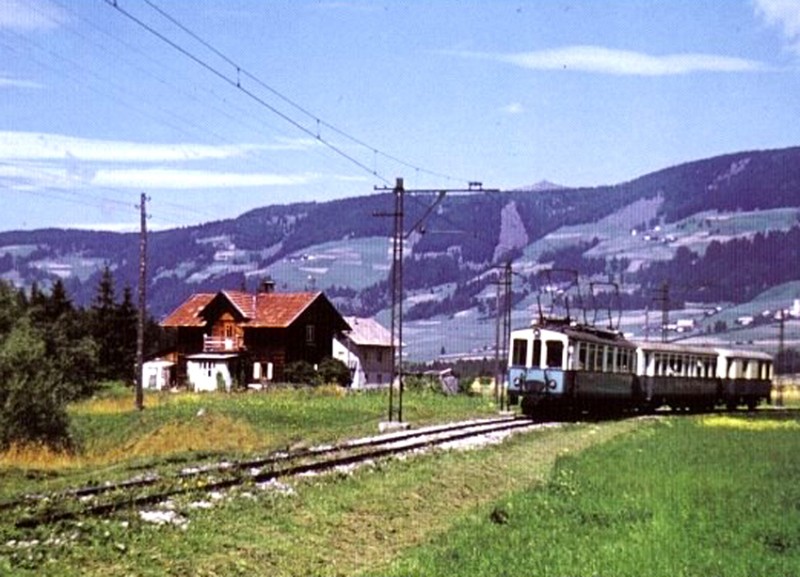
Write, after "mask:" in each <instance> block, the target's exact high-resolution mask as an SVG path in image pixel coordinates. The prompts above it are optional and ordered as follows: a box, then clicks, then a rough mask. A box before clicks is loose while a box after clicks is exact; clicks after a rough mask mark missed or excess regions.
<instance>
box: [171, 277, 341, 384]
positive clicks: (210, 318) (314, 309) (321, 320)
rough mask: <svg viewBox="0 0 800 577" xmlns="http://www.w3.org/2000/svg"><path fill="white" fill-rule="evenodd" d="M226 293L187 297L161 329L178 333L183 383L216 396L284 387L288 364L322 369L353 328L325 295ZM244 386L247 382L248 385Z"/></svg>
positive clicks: (179, 374)
mask: <svg viewBox="0 0 800 577" xmlns="http://www.w3.org/2000/svg"><path fill="white" fill-rule="evenodd" d="M273 286H274V285H273V284H272V283H265V286H264V287H263V289H262V290H261V291H259V292H258V293H255V294H253V293H248V292H243V291H226V290H223V291H220V292H218V293H199V294H194V295H192V296H191V297H189V298H188V299H187V300H186V301H185V302H184V303H182V304H181V305H180V306H179V307H178V308H176V309H175V310H174V311H173V312H172V313H170V314H169V315H167V317H166V318H165V319H164V320H163V321H162V322H161V326H162V327H165V328H167V329H174V330H176V332H177V335H176V336H177V338H176V355H175V359H176V361H177V371H176V380H177V382H178V384H181V383H184V382H186V383H188V384H189V386H190V387H192V388H194V389H195V390H216V389H218V388H220V387H221V386H223V385H224V386H225V388H226V389H228V390H230V387H231V385H232V382H233V381H234V380H239V382H240V384H243V385H246V384H251V383H262V384H265V383H267V382H269V381H282V380H284V369H285V367H286V365H287V364H288V363H292V362H294V361H307V362H309V363H310V364H312V365H316V364H318V363H319V362H320V361H321V360H322V359H323V358H325V357H330V356H332V354H333V350H332V349H333V340H334V337H335V336H337V335H339V334H340V333H341V332H342V331H345V330H348V329H349V328H350V327H349V326H348V324H347V322H346V321H345V320H344V318H343V317H342V316H341V315H340V314H339V312H338V311H337V310H336V308H335V307H334V306H333V305H332V304H331V302H330V301H329V300H328V299H327V297H326V296H325V295H324V294H323V293H322V292H303V293H277V292H275V291H274V290H273ZM242 381H244V382H242Z"/></svg>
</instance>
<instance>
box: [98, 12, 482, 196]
mask: <svg viewBox="0 0 800 577" xmlns="http://www.w3.org/2000/svg"><path fill="white" fill-rule="evenodd" d="M105 2H106V4H108V5H110V6H112V7H113V8H115V9H116V10H117V11H119V12H120V13H121V14H123V15H124V16H126V17H127V18H128V19H130V20H131V21H132V22H134V23H135V24H137V25H138V26H140V27H141V28H143V29H145V30H146V31H147V32H149V33H150V34H152V35H154V36H155V37H156V38H158V39H159V40H161V41H162V42H164V43H166V44H167V45H169V46H170V47H172V48H173V49H175V50H177V51H178V52H180V53H181V54H183V55H184V56H186V57H187V58H189V59H191V60H192V61H194V62H195V63H196V64H198V65H199V66H201V67H203V68H204V69H206V70H207V71H208V72H210V73H212V74H213V75H215V76H217V77H218V78H219V79H221V80H223V81H224V82H226V83H228V84H229V85H231V86H233V87H235V88H236V89H238V90H240V91H241V92H242V93H243V94H245V95H247V96H248V97H249V98H251V99H252V100H253V101H255V102H257V103H258V104H259V105H261V106H263V107H264V108H266V109H268V110H269V111H271V112H272V113H274V114H276V115H277V116H279V117H280V118H282V119H283V120H285V121H286V122H288V123H290V124H291V125H292V126H294V127H295V128H297V129H298V130H300V131H302V132H303V133H305V134H307V135H308V136H311V137H312V138H315V139H316V140H318V141H319V142H320V143H322V144H323V145H324V146H326V147H327V148H329V149H330V150H332V151H333V152H335V153H336V154H338V155H339V156H341V157H342V158H344V159H346V160H348V161H349V162H350V163H352V164H354V165H355V166H357V167H358V168H360V169H361V170H363V171H364V172H367V173H369V174H371V175H373V176H375V177H377V178H378V179H380V180H381V181H383V182H384V183H385V184H387V185H388V184H389V180H388V179H387V178H386V177H384V176H383V175H381V174H380V173H379V172H378V170H377V168H376V167H374V166H373V167H372V168H370V167H369V166H367V165H366V164H365V163H364V162H362V161H360V160H358V159H357V158H355V157H354V156H353V155H351V154H348V153H347V152H345V151H344V150H343V149H342V148H341V147H339V146H337V145H335V144H334V143H332V142H331V141H329V140H328V139H326V138H324V137H323V136H322V135H321V134H320V131H319V128H320V127H325V128H327V129H329V130H331V131H332V132H335V133H336V134H339V135H340V136H342V137H344V138H347V139H348V140H350V141H351V142H353V143H355V144H357V145H359V146H361V147H363V148H366V149H367V150H369V151H370V152H371V153H372V154H373V155H380V156H382V157H384V158H386V159H388V160H391V161H393V162H396V163H398V164H401V165H403V166H406V167H408V168H412V169H414V170H416V171H418V172H424V173H426V174H429V175H432V176H437V177H440V178H445V179H448V180H453V181H467V180H469V179H460V178H456V177H453V176H450V175H446V174H443V173H439V172H436V171H433V170H429V169H425V168H422V167H420V166H418V165H415V164H413V163H411V162H408V161H405V160H403V159H401V158H399V157H397V156H394V155H391V154H388V153H386V152H383V151H382V150H380V149H379V148H377V147H374V146H371V145H369V144H368V143H366V142H364V141H363V140H361V139H358V138H356V137H355V136H353V135H351V134H349V133H348V132H346V131H344V130H342V129H339V128H338V127H336V126H335V125H333V124H331V123H329V122H327V121H325V120H323V119H322V118H320V117H319V116H318V115H315V114H313V113H312V112H310V111H309V110H307V109H306V108H305V107H303V106H301V105H300V104H298V103H297V102H295V101H294V100H292V99H291V98H289V97H287V96H285V95H284V94H283V93H281V92H280V91H278V90H277V89H275V88H274V87H272V86H270V85H269V84H267V83H266V82H264V81H262V80H261V79H259V78H258V77H257V76H255V75H253V74H251V73H250V72H248V71H247V70H246V69H244V68H243V67H242V66H240V65H239V64H237V63H236V62H235V61H234V60H233V59H232V58H230V57H229V56H227V55H225V54H224V53H223V52H222V51H220V50H218V49H217V48H216V47H214V46H213V45H212V44H211V43H209V42H208V41H206V40H204V39H203V38H202V37H200V36H199V35H198V34H196V33H195V32H193V31H192V30H190V29H189V28H188V27H187V26H185V25H183V24H182V23H181V22H180V21H179V20H178V19H177V18H175V17H174V16H172V15H170V14H169V13H167V12H166V11H165V10H163V9H162V8H160V7H158V6H157V5H156V4H155V3H154V2H152V1H151V0H144V2H145V3H146V4H147V5H148V6H150V7H151V8H152V9H153V10H155V11H156V12H157V13H158V14H159V15H161V16H162V17H163V18H165V19H167V20H168V21H169V22H170V23H172V24H173V25H175V26H177V27H178V28H180V29H181V30H182V31H183V32H185V33H186V34H188V35H189V36H190V37H191V38H193V39H194V40H195V41H197V42H199V43H200V44H201V45H202V46H204V47H205V48H206V49H208V50H210V51H211V52H212V53H213V54H215V55H216V56H218V57H219V58H221V59H222V60H223V61H224V62H225V63H226V64H228V65H229V66H231V67H232V68H234V69H235V72H236V78H235V79H234V78H231V77H230V76H229V74H227V73H225V72H223V71H221V70H220V69H219V68H217V67H215V66H213V65H212V64H210V63H209V62H207V61H206V60H204V59H203V58H201V57H200V56H197V55H196V54H194V53H193V52H191V51H190V50H189V49H187V48H185V47H183V46H181V45H180V44H179V43H178V42H177V41H174V40H172V39H171V38H168V37H167V36H166V35H165V34H163V33H161V32H160V31H158V30H156V29H155V28H153V27H152V26H150V25H149V24H147V23H146V22H144V21H143V20H141V19H140V18H138V17H137V16H135V15H134V14H132V13H131V12H129V11H127V10H125V9H124V8H122V7H121V6H120V5H119V3H118V2H117V1H116V0H105ZM242 77H246V78H248V79H250V80H252V81H253V82H254V83H255V84H257V85H258V86H260V87H262V88H263V89H265V90H267V91H269V92H270V93H271V94H273V95H274V96H276V97H277V98H279V99H280V100H281V101H283V102H284V103H286V104H288V105H289V106H291V107H292V108H294V109H295V110H297V111H299V112H301V113H302V114H303V115H305V116H307V117H308V118H310V119H311V120H312V121H313V122H314V123H315V126H316V129H317V130H316V131H314V130H311V129H309V128H307V127H306V126H304V125H303V124H301V123H300V122H299V121H297V120H295V119H294V118H292V117H291V116H289V115H288V114H287V113H285V112H283V111H281V110H279V109H278V108H277V107H275V106H273V105H272V104H270V103H268V102H267V101H266V100H265V99H263V98H262V97H260V96H258V95H257V94H255V92H253V91H252V90H249V89H247V88H245V87H244V86H242V83H241V79H242Z"/></svg>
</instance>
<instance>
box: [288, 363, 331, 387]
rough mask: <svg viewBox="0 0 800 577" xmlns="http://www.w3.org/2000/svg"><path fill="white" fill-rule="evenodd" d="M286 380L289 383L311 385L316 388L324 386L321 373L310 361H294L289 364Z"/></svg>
mask: <svg viewBox="0 0 800 577" xmlns="http://www.w3.org/2000/svg"><path fill="white" fill-rule="evenodd" d="M284 378H285V379H286V382H288V383H294V384H301V385H309V386H311V387H316V386H317V385H321V384H322V380H321V379H320V375H319V373H317V371H315V370H314V367H313V365H312V364H311V363H309V362H308V361H294V362H291V363H288V364H287V365H286V368H285V369H284Z"/></svg>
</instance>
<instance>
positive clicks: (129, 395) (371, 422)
mask: <svg viewBox="0 0 800 577" xmlns="http://www.w3.org/2000/svg"><path fill="white" fill-rule="evenodd" d="M395 402H396V399H395ZM144 405H145V409H144V410H143V411H137V410H136V409H135V407H134V396H133V391H131V390H130V389H127V388H120V387H111V388H109V389H107V390H105V391H104V392H103V393H102V394H100V395H98V396H97V397H96V398H93V399H89V400H85V401H82V402H79V403H75V404H74V405H72V406H70V407H69V415H70V418H71V422H72V433H73V437H74V438H75V440H76V446H77V449H76V450H74V451H72V452H63V453H56V452H53V451H51V450H49V449H46V448H43V447H40V446H28V447H23V446H17V447H13V448H12V450H10V451H7V452H5V453H0V477H2V478H3V482H2V483H0V497H4V496H12V495H13V494H16V493H19V492H23V491H30V490H42V489H51V488H52V489H55V488H59V486H62V485H66V484H70V483H75V482H85V481H86V480H91V481H92V482H95V481H102V480H106V479H109V478H114V477H118V476H126V475H130V474H131V473H130V472H129V471H130V470H131V469H137V470H138V469H142V468H145V467H148V466H151V465H153V466H154V465H158V464H163V463H164V461H165V460H168V461H180V460H186V459H193V460H194V459H198V458H203V457H214V458H237V457H239V456H242V455H247V454H252V453H257V452H268V451H272V450H280V449H286V448H288V447H292V446H297V445H310V444H315V443H328V442H334V441H336V440H339V439H343V438H349V437H355V436H362V435H371V434H375V433H377V430H378V422H379V421H381V420H383V419H385V418H386V412H387V408H388V398H387V393H386V392H374V393H347V392H345V391H344V390H343V389H340V388H338V387H319V388H316V389H302V390H293V389H278V390H275V391H271V392H259V393H240V394H226V393H188V392H182V393H177V394H175V393H147V394H146V395H145V402H144ZM494 412H496V409H495V407H494V406H493V405H492V404H491V403H490V402H487V401H486V400H484V399H480V398H475V397H467V396H458V397H445V396H443V395H439V394H434V393H413V392H407V393H406V394H405V396H404V418H405V420H407V421H409V422H411V423H413V424H425V423H430V422H439V421H445V420H449V419H460V418H467V417H473V416H478V415H484V416H485V415H489V414H492V413H494Z"/></svg>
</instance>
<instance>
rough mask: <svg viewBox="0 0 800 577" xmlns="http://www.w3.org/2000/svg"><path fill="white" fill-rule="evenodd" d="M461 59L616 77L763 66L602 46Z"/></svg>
mask: <svg viewBox="0 0 800 577" xmlns="http://www.w3.org/2000/svg"><path fill="white" fill-rule="evenodd" d="M457 54H459V55H461V56H466V57H474V58H484V59H491V60H497V61H500V62H506V63H509V64H514V65H515V66H520V67H522V68H528V69H531V70H571V71H579V72H592V73H597V74H612V75H617V76H670V75H679V74H690V73H693V72H754V71H759V70H765V69H766V66H765V65H764V64H762V63H760V62H757V61H754V60H746V59H743V58H733V57H728V56H718V55H713V54H667V55H663V56H652V55H650V54H644V53H641V52H633V51H629V50H615V49H611V48H604V47H602V46H565V47H563V48H554V49H552V50H539V51H535V52H519V53H512V54H488V53H476V52H460V53H457Z"/></svg>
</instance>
